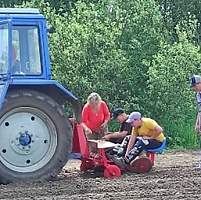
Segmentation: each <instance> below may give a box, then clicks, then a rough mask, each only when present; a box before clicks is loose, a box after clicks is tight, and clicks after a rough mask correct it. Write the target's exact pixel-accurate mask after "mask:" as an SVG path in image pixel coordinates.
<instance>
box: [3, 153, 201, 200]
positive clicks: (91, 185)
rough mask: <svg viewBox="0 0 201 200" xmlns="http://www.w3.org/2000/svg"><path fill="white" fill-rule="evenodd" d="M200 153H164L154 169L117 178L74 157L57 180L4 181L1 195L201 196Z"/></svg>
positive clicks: (86, 197)
mask: <svg viewBox="0 0 201 200" xmlns="http://www.w3.org/2000/svg"><path fill="white" fill-rule="evenodd" d="M199 157H201V152H196V151H195V152H194V151H186V152H171V153H164V154H161V155H158V156H157V160H156V164H155V166H154V167H153V169H152V170H151V172H149V173H147V174H134V173H124V174H123V175H122V176H121V177H120V178H118V179H113V180H108V179H105V178H103V177H101V176H100V174H94V173H81V172H80V171H79V164H80V161H79V160H70V161H69V162H68V163H67V165H66V166H65V168H64V170H63V172H62V173H60V175H59V176H58V178H57V179H56V180H54V181H49V182H47V181H46V182H45V181H44V182H35V183H18V184H8V185H0V199H9V200H10V199H18V200H21V199H23V200H28V199H32V200H33V199H41V200H50V199H54V200H57V199H70V200H72V199H75V200H77V199H84V200H89V199H98V200H102V199H111V200H113V199H115V200H120V199H121V200H124V199H129V200H130V199H142V200H148V199H149V200H155V199H163V200H166V199H167V200H178V199H186V200H195V199H201V170H199V169H196V168H195V167H193V166H192V163H193V162H195V161H196V160H198V159H199Z"/></svg>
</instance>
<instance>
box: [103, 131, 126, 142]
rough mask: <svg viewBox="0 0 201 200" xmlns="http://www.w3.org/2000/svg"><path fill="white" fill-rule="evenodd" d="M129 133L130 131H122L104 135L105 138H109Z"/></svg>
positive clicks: (124, 135) (122, 136) (120, 136)
mask: <svg viewBox="0 0 201 200" xmlns="http://www.w3.org/2000/svg"><path fill="white" fill-rule="evenodd" d="M127 134H128V131H120V132H114V133H110V134H107V135H105V136H104V137H103V139H106V140H109V139H112V138H124V137H126V136H127Z"/></svg>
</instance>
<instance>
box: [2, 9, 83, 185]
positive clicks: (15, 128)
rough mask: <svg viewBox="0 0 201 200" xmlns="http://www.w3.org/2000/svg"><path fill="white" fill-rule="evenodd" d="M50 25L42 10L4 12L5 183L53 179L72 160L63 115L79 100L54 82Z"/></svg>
mask: <svg viewBox="0 0 201 200" xmlns="http://www.w3.org/2000/svg"><path fill="white" fill-rule="evenodd" d="M47 35H48V28H47V24H46V19H45V18H44V16H43V15H42V14H40V12H39V11H38V10H37V9H28V8H27V9H26V8H23V9H21V8H2V9H0V94H1V95H0V183H9V182H17V181H29V180H38V179H42V180H44V179H51V178H52V177H55V176H56V175H57V174H58V173H59V172H60V170H61V169H62V167H63V166H64V165H65V164H66V162H67V160H68V156H67V155H68V153H69V152H70V150H71V146H72V128H71V125H70V123H69V120H68V118H67V117H66V116H65V114H64V105H65V103H70V104H71V105H72V108H73V110H74V114H75V117H76V118H77V121H79V120H80V111H81V106H80V103H79V100H78V98H77V97H75V96H74V95H73V94H72V93H71V92H70V91H68V90H67V89H66V88H64V87H63V86H62V85H60V84H59V83H58V82H56V81H55V80H51V70H50V61H49V53H48V38H47Z"/></svg>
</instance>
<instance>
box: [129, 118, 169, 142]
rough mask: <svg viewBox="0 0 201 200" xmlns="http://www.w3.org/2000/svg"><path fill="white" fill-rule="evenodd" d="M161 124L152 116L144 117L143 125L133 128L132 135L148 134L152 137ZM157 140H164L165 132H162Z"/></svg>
mask: <svg viewBox="0 0 201 200" xmlns="http://www.w3.org/2000/svg"><path fill="white" fill-rule="evenodd" d="M156 126H159V125H158V124H157V122H156V121H154V120H153V119H150V118H142V126H141V127H140V128H134V127H133V129H132V135H136V136H148V137H152V136H153V134H154V128H155V127H156ZM155 139H156V140H158V141H160V142H163V140H164V139H165V136H164V134H163V133H160V135H159V136H158V137H156V138H155Z"/></svg>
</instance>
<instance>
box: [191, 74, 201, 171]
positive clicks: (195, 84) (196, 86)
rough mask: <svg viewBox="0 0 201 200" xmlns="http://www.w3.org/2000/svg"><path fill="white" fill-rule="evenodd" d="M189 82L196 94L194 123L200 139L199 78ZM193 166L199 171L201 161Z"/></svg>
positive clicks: (200, 90) (200, 106) (195, 77)
mask: <svg viewBox="0 0 201 200" xmlns="http://www.w3.org/2000/svg"><path fill="white" fill-rule="evenodd" d="M190 81H191V87H192V89H193V90H194V91H195V93H196V103H197V115H196V122H195V131H196V132H197V133H198V135H199V137H200V135H201V76H200V75H193V76H192V77H191V79H190ZM199 139H200V138H199ZM193 166H194V167H196V168H198V169H201V159H200V160H198V161H196V162H195V163H193Z"/></svg>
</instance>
